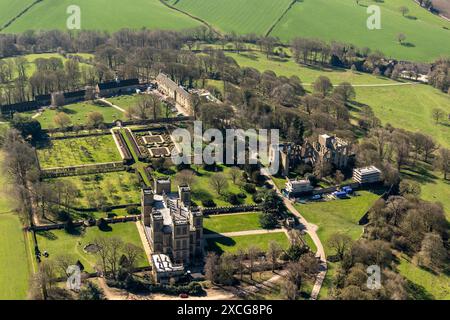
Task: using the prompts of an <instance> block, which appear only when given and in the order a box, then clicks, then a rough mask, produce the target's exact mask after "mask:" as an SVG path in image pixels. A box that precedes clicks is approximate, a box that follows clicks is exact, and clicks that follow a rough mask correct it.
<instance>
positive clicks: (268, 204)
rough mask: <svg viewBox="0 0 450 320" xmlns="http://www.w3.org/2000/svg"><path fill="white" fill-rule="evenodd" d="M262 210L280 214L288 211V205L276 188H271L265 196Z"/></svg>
mask: <svg viewBox="0 0 450 320" xmlns="http://www.w3.org/2000/svg"><path fill="white" fill-rule="evenodd" d="M262 211H263V212H267V213H274V214H277V215H278V214H281V213H283V212H285V211H286V206H285V205H284V202H283V199H281V198H280V197H279V196H278V194H277V193H276V192H275V191H274V190H270V191H267V192H266V193H265V194H264V196H263V203H262Z"/></svg>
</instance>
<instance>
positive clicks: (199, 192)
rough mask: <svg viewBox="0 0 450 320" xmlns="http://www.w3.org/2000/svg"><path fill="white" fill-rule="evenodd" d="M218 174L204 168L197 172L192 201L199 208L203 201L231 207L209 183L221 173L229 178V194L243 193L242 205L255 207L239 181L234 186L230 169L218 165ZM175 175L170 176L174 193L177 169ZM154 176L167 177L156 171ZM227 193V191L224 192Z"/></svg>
mask: <svg viewBox="0 0 450 320" xmlns="http://www.w3.org/2000/svg"><path fill="white" fill-rule="evenodd" d="M218 168H219V170H218V172H213V171H207V170H205V169H203V168H201V167H200V168H199V169H198V170H197V171H196V176H195V180H194V183H193V184H192V185H191V190H192V200H193V201H195V202H196V203H197V204H198V205H199V206H201V205H202V201H205V200H208V199H212V200H214V202H215V203H216V205H217V206H218V207H221V206H231V205H232V204H231V203H230V202H228V201H227V199H225V197H224V196H219V195H218V194H217V193H216V191H214V190H213V189H212V188H211V186H210V183H209V180H210V179H211V177H212V176H213V175H215V174H218V173H221V174H223V175H225V176H226V177H227V178H228V188H227V189H226V192H227V193H233V194H239V193H243V194H245V196H246V197H245V199H240V201H241V204H247V205H253V204H255V202H254V201H253V197H252V195H251V194H250V193H248V192H246V191H245V190H243V189H242V188H241V187H240V185H239V184H238V181H236V184H233V182H232V180H231V178H230V176H229V172H230V169H231V168H230V167H227V166H225V165H218ZM172 172H173V174H171V175H169V176H170V177H171V178H172V182H173V183H172V191H177V186H176V183H175V181H174V180H175V173H176V169H175V167H174V168H173V170H172ZM153 174H154V175H155V176H167V175H164V174H161V173H159V172H156V171H154V172H153ZM224 192H225V191H224Z"/></svg>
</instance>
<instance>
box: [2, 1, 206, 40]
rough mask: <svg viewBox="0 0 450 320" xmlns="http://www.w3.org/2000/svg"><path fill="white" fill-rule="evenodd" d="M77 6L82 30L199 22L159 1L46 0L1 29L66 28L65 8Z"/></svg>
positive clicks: (177, 26)
mask: <svg viewBox="0 0 450 320" xmlns="http://www.w3.org/2000/svg"><path fill="white" fill-rule="evenodd" d="M16 2H17V4H16V6H17V7H19V6H20V4H22V7H25V6H26V5H25V4H26V3H27V2H29V0H16ZM71 5H77V6H79V7H80V9H81V28H82V29H84V30H86V29H88V30H105V31H116V30H119V29H121V28H136V29H141V28H142V27H147V28H150V29H176V30H179V29H188V28H194V27H197V26H199V25H200V23H199V22H197V21H195V20H194V19H192V18H190V17H188V16H186V15H184V14H181V13H179V12H176V11H174V10H171V9H169V8H167V7H166V6H164V5H163V4H162V3H161V2H160V1H159V0H135V1H133V2H132V3H129V2H124V1H120V0H96V1H90V0H46V1H42V2H40V3H38V4H36V5H35V6H34V7H33V8H32V9H31V10H29V11H28V12H27V13H26V14H24V15H23V16H22V17H21V18H20V19H18V20H17V21H15V22H14V23H13V24H12V25H11V26H9V27H8V28H6V29H5V30H4V31H3V32H23V31H25V30H29V29H34V30H39V29H41V30H42V29H44V30H50V29H61V30H67V26H66V21H67V19H68V18H69V15H68V14H67V13H66V12H67V8H68V7H69V6H71Z"/></svg>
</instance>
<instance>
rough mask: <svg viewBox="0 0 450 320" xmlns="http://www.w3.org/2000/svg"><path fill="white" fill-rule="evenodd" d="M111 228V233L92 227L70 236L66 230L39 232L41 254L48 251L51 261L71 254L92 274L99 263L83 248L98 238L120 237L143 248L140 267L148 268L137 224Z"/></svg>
mask: <svg viewBox="0 0 450 320" xmlns="http://www.w3.org/2000/svg"><path fill="white" fill-rule="evenodd" d="M109 226H110V227H111V230H110V231H101V230H100V229H99V228H98V227H90V228H87V229H86V230H85V231H84V232H81V233H79V234H69V233H67V232H66V231H65V230H53V231H45V232H38V233H37V234H36V236H37V241H38V246H39V249H40V250H41V252H44V251H47V252H48V253H49V259H53V258H55V257H56V256H58V255H63V254H69V255H71V256H73V262H74V263H76V262H77V260H80V262H81V263H82V264H83V266H84V267H85V270H86V271H88V272H92V271H93V270H94V266H95V264H96V262H97V257H96V256H95V255H94V254H90V253H86V252H85V251H84V250H83V248H84V247H85V246H86V245H88V244H90V243H92V242H93V241H94V240H95V239H96V238H98V237H118V238H120V239H122V240H123V241H124V242H125V243H132V244H134V245H136V246H138V247H141V248H142V257H141V259H139V262H138V265H139V266H148V260H147V258H146V256H145V254H144V248H143V245H142V242H141V238H140V236H139V232H138V230H137V227H136V224H135V223H134V222H127V223H117V224H111V225H109ZM44 259H45V258H44Z"/></svg>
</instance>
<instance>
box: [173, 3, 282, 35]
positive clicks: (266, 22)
mask: <svg viewBox="0 0 450 320" xmlns="http://www.w3.org/2000/svg"><path fill="white" fill-rule="evenodd" d="M169 2H170V3H171V4H174V5H175V7H176V8H178V9H181V10H184V11H187V12H189V13H191V14H193V15H194V16H196V17H199V18H201V19H203V20H205V21H207V22H208V23H210V24H211V25H213V26H214V27H215V28H217V29H218V30H220V31H222V32H236V33H241V34H246V33H247V34H248V33H257V34H265V33H266V32H267V31H268V30H269V28H270V27H271V26H272V24H273V23H274V22H275V21H276V20H277V19H278V18H279V17H280V16H281V15H282V14H283V11H285V10H286V9H287V7H288V6H289V4H290V3H291V0H277V1H273V0H246V1H244V2H243V1H241V0H227V1H221V0H208V1H201V0H170V1H169Z"/></svg>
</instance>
